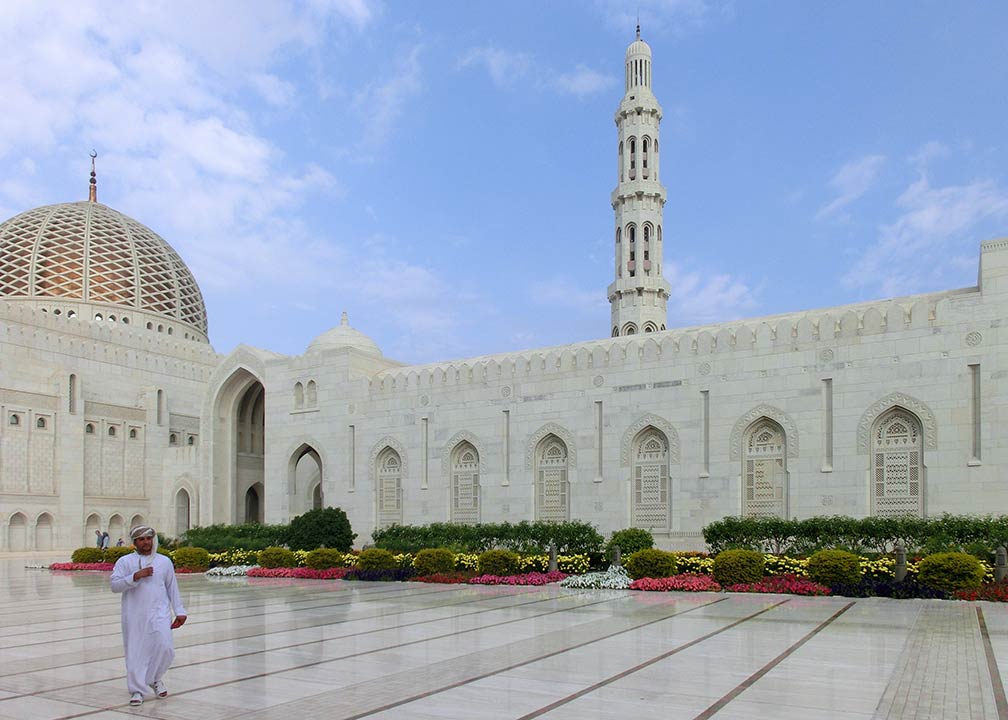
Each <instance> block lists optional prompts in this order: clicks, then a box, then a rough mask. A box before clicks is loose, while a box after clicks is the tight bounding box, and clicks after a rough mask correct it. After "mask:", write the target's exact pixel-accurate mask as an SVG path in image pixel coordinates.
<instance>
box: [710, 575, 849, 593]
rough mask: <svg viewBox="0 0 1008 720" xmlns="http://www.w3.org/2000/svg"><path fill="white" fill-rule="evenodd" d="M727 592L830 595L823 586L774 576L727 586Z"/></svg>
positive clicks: (795, 578) (805, 580) (794, 578)
mask: <svg viewBox="0 0 1008 720" xmlns="http://www.w3.org/2000/svg"><path fill="white" fill-rule="evenodd" d="M725 590H727V591H728V592H743V593H783V594H787V595H832V591H831V590H830V589H829V588H828V587H826V586H825V585H820V584H819V583H815V582H812V581H811V580H808V579H806V578H800V577H798V576H797V575H774V576H772V577H765V578H763V579H762V580H760V581H759V582H754V583H742V584H741V585H729V586H728V587H726V588H725Z"/></svg>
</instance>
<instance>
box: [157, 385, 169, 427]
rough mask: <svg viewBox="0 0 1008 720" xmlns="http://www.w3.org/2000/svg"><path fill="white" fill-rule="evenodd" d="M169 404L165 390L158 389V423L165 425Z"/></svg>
mask: <svg viewBox="0 0 1008 720" xmlns="http://www.w3.org/2000/svg"><path fill="white" fill-rule="evenodd" d="M166 411H167V404H166V403H165V393H164V390H158V391H157V424H158V425H164V421H165V415H166Z"/></svg>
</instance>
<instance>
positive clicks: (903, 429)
mask: <svg viewBox="0 0 1008 720" xmlns="http://www.w3.org/2000/svg"><path fill="white" fill-rule="evenodd" d="M923 436H924V431H923V425H922V423H921V419H920V417H919V416H917V415H916V414H914V413H913V412H910V411H909V410H907V409H906V408H903V407H900V406H898V405H895V406H893V407H891V408H889V409H888V410H886V411H885V412H883V413H882V414H880V415H879V416H878V417H877V418H876V420H875V422H874V423H872V428H871V461H870V467H871V480H870V482H871V488H870V491H869V494H870V496H871V514H872V515H876V516H879V517H900V516H903V515H915V516H917V517H924V499H925V474H926V472H927V468H926V466H925V464H924V437H923Z"/></svg>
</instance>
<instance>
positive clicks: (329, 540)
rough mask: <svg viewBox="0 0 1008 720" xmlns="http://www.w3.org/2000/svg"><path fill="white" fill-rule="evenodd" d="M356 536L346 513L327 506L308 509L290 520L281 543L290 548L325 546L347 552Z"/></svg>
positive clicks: (302, 548) (300, 548) (312, 548)
mask: <svg viewBox="0 0 1008 720" xmlns="http://www.w3.org/2000/svg"><path fill="white" fill-rule="evenodd" d="M356 537H357V533H355V532H353V530H351V529H350V520H348V519H347V516H346V513H345V512H343V511H342V510H341V509H340V508H333V507H328V508H318V509H316V510H309V511H308V512H306V513H305V514H304V515H298V516H297V517H296V518H294V519H293V520H291V522H290V525H288V526H287V528H286V530H285V531H284V532H283V539H284V541H285V542H284V543H283V544H285V545H287V547H289V548H290V549H291V550H314V549H315V548H319V547H327V548H335V549H337V550H342V551H343V552H347V551H348V550H349V549H350V547H351V546H352V545H353V541H354V538H356Z"/></svg>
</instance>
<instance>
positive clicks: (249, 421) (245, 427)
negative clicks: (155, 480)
mask: <svg viewBox="0 0 1008 720" xmlns="http://www.w3.org/2000/svg"><path fill="white" fill-rule="evenodd" d="M213 408H214V409H213V423H214V427H213V440H212V444H211V449H210V452H211V467H212V474H213V479H212V484H211V488H210V489H211V494H212V500H211V502H212V522H225V523H233V522H244V521H246V519H247V518H248V517H249V501H250V495H249V490H250V489H252V488H256V490H255V493H254V494H255V499H256V503H255V513H254V517H255V519H254V520H253V522H262V521H263V519H264V517H265V493H264V491H263V485H264V482H265V474H264V459H265V448H266V437H265V435H266V423H265V417H266V391H265V388H263V384H262V382H261V381H260V379H259V378H258V377H257V376H255V375H253V374H252V373H251V372H249V371H248V370H246V369H245V368H239V369H237V370H235V371H234V372H233V373H232V374H231V375H230V377H228V379H227V380H225V381H224V383H223V384H222V385H221V387H220V390H218V391H217V396H216V399H215V400H214V405H213Z"/></svg>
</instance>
